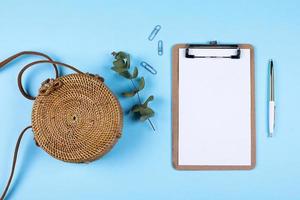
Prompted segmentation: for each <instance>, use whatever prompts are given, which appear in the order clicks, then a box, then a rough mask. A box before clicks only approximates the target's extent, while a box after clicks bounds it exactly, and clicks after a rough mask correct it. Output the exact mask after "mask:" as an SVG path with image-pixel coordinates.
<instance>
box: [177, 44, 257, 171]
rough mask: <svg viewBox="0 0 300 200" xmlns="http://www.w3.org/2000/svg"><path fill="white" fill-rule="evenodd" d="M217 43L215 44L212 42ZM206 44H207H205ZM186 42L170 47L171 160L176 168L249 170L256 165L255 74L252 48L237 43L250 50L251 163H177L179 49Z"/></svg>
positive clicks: (183, 46) (241, 47)
mask: <svg viewBox="0 0 300 200" xmlns="http://www.w3.org/2000/svg"><path fill="white" fill-rule="evenodd" d="M214 45H217V44H214ZM205 46H207V45H205ZM188 47H189V45H188V44H177V45H175V46H173V48H172V161H173V166H174V168H175V169H177V170H250V169H253V168H254V167H255V165H256V127H255V78H254V76H255V74H254V49H253V47H252V46H251V45H249V44H239V45H238V48H240V49H241V50H242V49H249V50H250V85H251V89H250V92H251V100H250V101H251V105H250V106H251V108H250V109H251V112H250V119H251V122H250V127H251V131H250V132H251V136H250V137H251V144H250V145H251V156H250V159H251V161H250V162H251V164H249V165H181V164H179V93H180V91H179V82H180V80H179V67H180V66H179V49H181V48H188Z"/></svg>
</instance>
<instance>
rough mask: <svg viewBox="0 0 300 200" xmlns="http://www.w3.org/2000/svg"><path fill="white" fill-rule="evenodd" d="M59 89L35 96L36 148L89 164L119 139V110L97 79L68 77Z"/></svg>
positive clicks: (106, 89)
mask: <svg viewBox="0 0 300 200" xmlns="http://www.w3.org/2000/svg"><path fill="white" fill-rule="evenodd" d="M56 80H58V81H61V83H62V85H61V86H60V87H59V88H58V89H56V90H54V91H52V92H51V93H50V94H49V95H41V94H40V95H38V97H37V98H36V100H35V102H34V106H33V111H32V129H33V132H34V137H35V140H36V142H37V144H38V145H39V146H40V147H41V148H43V149H44V150H45V151H46V152H47V153H49V154H50V155H51V156H53V157H55V158H57V159H59V160H63V161H66V162H75V163H81V162H91V161H93V160H96V159H97V158H99V157H101V156H102V155H104V154H105V153H107V152H108V151H109V150H110V149H111V148H112V147H113V145H114V144H115V143H116V142H117V140H118V138H119V137H120V136H121V131H122V122H123V119H122V116H123V114H122V110H121V107H120V104H119V102H118V100H117V99H116V97H115V96H114V95H113V94H112V92H111V91H110V90H109V89H108V88H107V87H106V86H105V84H104V83H103V82H102V80H101V79H99V78H98V77H94V76H91V75H87V74H71V75H67V76H63V77H60V78H58V79H56Z"/></svg>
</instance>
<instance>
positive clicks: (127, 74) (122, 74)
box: [119, 70, 132, 79]
mask: <svg viewBox="0 0 300 200" xmlns="http://www.w3.org/2000/svg"><path fill="white" fill-rule="evenodd" d="M119 74H120V75H121V76H123V77H124V78H127V79H132V76H131V74H130V72H129V71H127V70H126V71H124V72H120V73H119Z"/></svg>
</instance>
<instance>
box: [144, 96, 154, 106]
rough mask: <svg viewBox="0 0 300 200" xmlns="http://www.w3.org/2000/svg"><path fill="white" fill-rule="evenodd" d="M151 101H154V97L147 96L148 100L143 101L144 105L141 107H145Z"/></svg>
mask: <svg viewBox="0 0 300 200" xmlns="http://www.w3.org/2000/svg"><path fill="white" fill-rule="evenodd" d="M153 100H154V96H153V95H151V96H149V97H148V99H147V100H146V101H145V103H143V106H145V107H147V106H148V103H149V102H150V101H153Z"/></svg>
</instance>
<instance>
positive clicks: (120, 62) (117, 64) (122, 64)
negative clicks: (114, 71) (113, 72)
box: [113, 60, 126, 68]
mask: <svg viewBox="0 0 300 200" xmlns="http://www.w3.org/2000/svg"><path fill="white" fill-rule="evenodd" d="M113 64H114V67H123V68H126V63H125V62H124V60H116V61H114V62H113Z"/></svg>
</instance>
